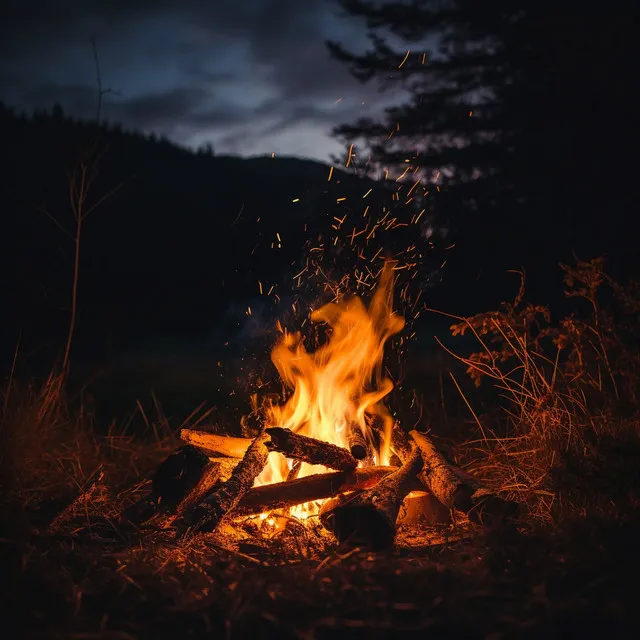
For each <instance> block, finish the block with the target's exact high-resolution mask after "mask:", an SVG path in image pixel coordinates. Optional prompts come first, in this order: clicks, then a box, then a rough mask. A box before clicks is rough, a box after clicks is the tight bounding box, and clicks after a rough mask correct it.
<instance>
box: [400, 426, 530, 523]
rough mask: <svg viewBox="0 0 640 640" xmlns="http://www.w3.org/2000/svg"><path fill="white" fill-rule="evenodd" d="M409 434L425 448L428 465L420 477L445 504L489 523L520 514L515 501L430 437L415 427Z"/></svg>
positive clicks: (475, 520)
mask: <svg viewBox="0 0 640 640" xmlns="http://www.w3.org/2000/svg"><path fill="white" fill-rule="evenodd" d="M409 436H410V437H411V439H412V440H413V441H414V442H415V443H416V444H417V445H418V447H419V448H420V451H421V452H422V458H423V460H424V468H423V470H422V473H421V474H420V477H421V479H422V481H423V482H424V484H425V486H426V487H427V488H428V489H429V490H430V491H431V492H432V493H433V495H434V496H435V497H436V498H438V500H440V502H442V504H444V505H446V506H447V507H450V508H455V509H458V510H459V511H462V512H463V513H466V514H467V516H468V517H469V519H470V520H472V521H474V522H478V523H481V524H484V525H486V526H496V525H498V524H500V523H502V522H503V521H504V520H505V519H508V518H512V517H513V516H515V515H516V513H517V505H516V504H515V503H514V502H510V501H508V500H504V499H503V498H500V497H499V496H497V495H496V494H494V493H493V492H492V491H491V490H490V489H488V488H487V487H485V486H484V485H483V484H482V483H481V482H480V480H478V479H476V478H474V477H473V476H471V475H470V474H468V473H465V472H464V471H462V469H459V468H458V467H455V466H454V465H452V464H450V463H449V462H447V461H446V460H445V458H444V456H443V455H442V454H441V453H440V452H439V451H438V450H437V449H436V446H435V445H434V443H433V441H432V440H431V439H430V438H428V437H427V436H425V435H423V434H421V433H418V432H417V431H411V432H410V433H409Z"/></svg>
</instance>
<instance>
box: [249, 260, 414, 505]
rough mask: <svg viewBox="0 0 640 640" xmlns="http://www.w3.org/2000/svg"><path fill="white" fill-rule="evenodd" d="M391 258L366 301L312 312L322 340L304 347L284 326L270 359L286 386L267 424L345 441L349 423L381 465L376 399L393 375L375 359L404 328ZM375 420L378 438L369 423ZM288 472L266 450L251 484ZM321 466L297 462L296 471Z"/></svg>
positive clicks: (386, 419) (386, 421)
mask: <svg viewBox="0 0 640 640" xmlns="http://www.w3.org/2000/svg"><path fill="white" fill-rule="evenodd" d="M394 264H395V263H393V262H391V261H387V262H386V263H385V265H384V267H383V269H382V272H381V275H380V279H379V282H378V285H377V287H376V290H375V292H374V294H373V296H372V298H371V301H370V304H369V306H368V308H367V306H366V305H365V304H364V302H363V301H362V300H361V299H360V298H358V297H356V296H353V297H350V298H346V299H344V300H342V301H340V302H332V303H329V304H327V305H325V306H323V307H321V308H320V309H318V310H316V311H314V312H312V314H311V321H312V322H317V323H326V324H327V325H328V326H329V339H328V341H327V342H326V344H324V345H322V346H321V347H320V348H318V349H317V350H316V351H314V352H309V351H307V350H306V349H305V346H304V343H303V337H302V335H301V334H300V333H288V332H286V331H283V334H282V337H281V338H280V339H279V341H278V343H277V344H276V345H275V347H274V348H273V351H272V353H271V360H272V361H273V363H274V365H275V367H276V369H277V370H278V373H279V374H280V377H281V378H282V380H283V382H284V383H285V385H286V386H287V387H289V388H290V389H291V390H292V391H293V393H292V395H291V396H290V397H289V399H288V400H287V401H286V402H285V403H284V404H283V405H280V406H272V407H270V409H269V412H268V422H269V423H270V424H271V425H277V426H281V427H287V428H289V429H291V430H292V431H295V432H298V433H301V434H304V435H307V436H311V437H313V438H317V439H319V440H324V441H325V442H330V443H332V444H336V445H339V446H343V447H347V448H348V432H347V426H348V425H349V424H355V425H358V426H359V428H360V429H361V430H362V433H363V435H364V437H365V439H366V440H367V442H368V443H369V446H370V448H371V451H372V452H373V460H372V461H370V462H369V464H371V463H373V464H388V461H389V455H390V452H389V445H390V435H391V427H392V424H393V420H392V417H391V415H390V413H389V411H388V409H387V408H386V406H385V405H384V402H383V398H384V397H385V396H386V395H387V394H388V393H389V392H390V391H391V390H392V389H393V382H392V381H391V380H390V379H389V378H388V377H386V376H385V375H384V374H383V367H382V359H383V354H384V346H385V343H386V342H387V340H388V339H389V338H390V337H391V336H392V335H394V334H396V333H398V332H399V331H401V330H402V328H403V327H404V318H402V317H401V316H399V315H396V314H394V313H393V310H392V303H393V284H394V272H393V267H394ZM374 420H375V421H376V422H377V424H378V425H379V426H380V427H381V429H380V434H379V436H380V437H379V438H376V437H374V433H373V432H372V430H371V426H370V425H371V423H372V422H373V421H374ZM288 471H289V464H288V463H287V460H286V459H285V458H284V456H282V455H281V454H279V453H271V454H270V456H269V463H268V465H267V467H266V468H265V470H264V471H263V473H262V474H261V475H260V476H259V477H258V479H257V481H256V484H270V483H273V482H279V481H282V480H284V479H285V478H286V476H287V473H288ZM323 471H326V469H325V468H324V467H319V468H315V467H313V466H311V465H308V464H306V463H303V464H302V465H301V468H300V471H299V477H302V476H305V475H309V474H312V473H319V472H320V473H321V472H323ZM313 510H314V509H313V508H311V511H313ZM303 514H304V511H302V512H301V511H300V510H298V511H297V515H303ZM307 515H309V513H308V510H307Z"/></svg>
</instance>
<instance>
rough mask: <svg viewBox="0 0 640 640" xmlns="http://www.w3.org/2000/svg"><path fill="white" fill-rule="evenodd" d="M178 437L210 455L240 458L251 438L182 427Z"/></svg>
mask: <svg viewBox="0 0 640 640" xmlns="http://www.w3.org/2000/svg"><path fill="white" fill-rule="evenodd" d="M180 438H181V439H182V440H184V441H185V442H188V443H189V444H192V445H194V446H196V447H199V448H200V449H203V450H204V451H206V452H207V453H209V454H212V455H223V456H228V457H230V458H242V457H244V454H245V453H246V452H247V449H248V448H249V445H250V444H251V438H234V437H232V436H220V435H216V434H215V433H207V432H206V431H196V430H194V429H182V430H181V431H180Z"/></svg>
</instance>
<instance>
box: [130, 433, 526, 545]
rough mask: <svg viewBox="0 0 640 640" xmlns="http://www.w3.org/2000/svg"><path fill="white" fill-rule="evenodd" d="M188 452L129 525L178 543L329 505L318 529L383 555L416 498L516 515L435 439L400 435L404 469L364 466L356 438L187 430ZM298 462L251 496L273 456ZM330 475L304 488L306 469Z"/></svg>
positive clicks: (490, 521) (485, 516) (174, 461)
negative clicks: (233, 524)
mask: <svg viewBox="0 0 640 640" xmlns="http://www.w3.org/2000/svg"><path fill="white" fill-rule="evenodd" d="M181 438H182V440H183V441H185V443H186V444H185V445H184V446H183V447H181V448H179V449H178V450H177V451H175V452H174V453H173V454H171V455H170V456H169V457H168V458H167V459H166V460H165V461H164V462H163V463H162V464H161V465H160V467H159V468H158V469H157V471H156V472H155V474H154V476H153V478H152V489H151V492H150V493H149V495H147V496H146V497H145V498H144V499H143V500H141V501H139V502H138V503H136V504H134V505H132V506H131V507H129V508H128V509H127V510H125V512H123V514H122V518H123V519H126V520H129V521H130V522H133V523H135V524H136V525H141V524H143V523H145V522H146V523H153V524H154V525H156V526H160V527H162V528H168V527H174V528H175V530H176V532H177V535H178V536H180V537H189V536H192V535H194V534H196V533H198V532H210V531H213V530H215V529H216V528H217V527H218V526H219V525H220V523H221V522H222V521H223V519H225V518H228V519H234V518H235V519H237V518H242V517H246V516H250V515H255V514H260V513H272V512H278V511H280V510H283V509H289V508H290V507H293V506H295V505H299V504H303V503H306V502H311V501H315V500H322V499H326V502H325V503H324V504H323V506H322V508H321V510H320V514H319V516H320V521H321V522H322V524H323V525H324V527H325V528H327V529H328V530H329V531H331V532H332V533H333V534H334V535H335V536H336V538H337V539H338V540H339V541H340V542H342V543H349V544H355V545H358V546H365V547H368V548H372V549H381V548H385V547H388V546H390V545H391V544H393V541H394V538H395V534H396V520H397V519H398V514H399V512H400V508H401V506H402V504H403V501H404V500H405V498H406V497H407V496H408V494H409V493H410V492H411V491H422V492H427V493H429V494H430V495H431V496H432V497H433V499H434V500H437V501H438V502H439V503H440V504H441V505H442V506H443V507H446V508H448V509H451V510H454V509H455V510H458V511H461V512H463V513H465V514H466V515H467V516H468V517H469V519H470V520H472V521H474V522H477V523H481V524H484V525H486V526H490V527H495V526H497V525H499V524H501V523H503V522H505V521H507V520H508V519H510V518H511V517H512V516H513V515H515V512H516V508H515V505H514V504H513V503H511V502H508V501H506V500H504V499H502V498H500V497H499V496H497V495H496V494H495V493H493V492H492V491H490V490H489V489H488V488H487V487H485V486H484V485H483V484H482V483H481V482H480V481H478V480H477V479H476V478H474V477H473V476H471V475H469V474H467V473H465V472H463V471H462V470H461V469H459V468H457V467H456V466H454V465H452V464H450V463H449V462H448V461H447V460H446V459H445V458H444V456H443V455H442V454H441V453H440V452H439V451H438V450H437V448H436V446H435V444H434V443H433V441H432V439H430V438H429V437H428V436H426V435H423V434H420V433H418V432H417V431H411V432H410V433H409V437H407V436H406V435H405V434H404V432H402V430H401V429H400V428H399V427H397V426H396V428H394V432H393V440H392V449H393V451H394V453H395V454H396V456H397V458H398V459H399V460H400V463H401V464H400V465H399V466H365V467H362V468H358V463H359V460H364V461H365V462H368V460H370V458H371V456H370V452H369V450H368V445H367V442H366V440H365V439H364V438H361V437H359V435H358V429H357V428H354V429H352V430H351V436H350V438H349V444H350V449H346V448H342V447H338V446H336V445H333V444H329V443H327V442H323V441H321V440H317V439H314V438H310V437H308V436H304V435H301V434H298V433H294V432H293V431H291V430H289V429H284V428H281V427H271V428H267V429H265V430H264V431H263V432H262V433H260V434H259V435H258V436H257V437H255V438H254V439H250V438H234V437H230V436H221V435H216V434H213V433H208V432H205V431H194V430H190V429H183V430H182V432H181ZM272 451H277V452H279V453H281V454H283V455H284V456H286V457H287V458H289V459H291V460H292V461H293V464H292V467H291V472H290V473H289V476H288V477H287V479H286V480H285V481H284V482H277V483H274V484H267V485H263V486H258V487H254V486H253V485H254V482H255V479H256V478H257V477H258V476H259V475H260V473H261V472H262V470H263V469H264V467H265V465H266V464H267V457H268V455H269V453H270V452H272ZM302 462H306V463H309V464H312V465H323V466H324V467H326V468H327V469H332V470H333V471H329V472H326V473H319V474H314V475H309V476H306V477H302V478H298V477H297V472H298V470H299V468H300V464H301V463H302Z"/></svg>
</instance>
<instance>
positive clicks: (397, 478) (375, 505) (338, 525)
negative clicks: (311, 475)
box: [320, 447, 423, 550]
mask: <svg viewBox="0 0 640 640" xmlns="http://www.w3.org/2000/svg"><path fill="white" fill-rule="evenodd" d="M422 465H423V461H422V455H421V452H420V450H419V449H418V448H417V447H416V449H415V451H414V452H413V453H412V454H411V456H410V457H409V458H408V459H407V461H406V462H405V463H404V464H403V465H402V467H400V468H399V469H397V470H396V471H394V472H393V473H390V474H389V475H388V476H386V477H385V478H383V479H382V480H381V481H380V482H379V483H378V484H377V485H375V486H374V487H373V488H371V489H368V490H366V491H360V492H358V493H355V494H350V495H348V496H340V497H338V498H336V499H334V500H331V501H329V502H328V503H326V504H325V505H324V507H323V508H322V509H321V511H320V521H321V522H322V524H323V525H324V526H325V528H326V529H328V530H329V531H332V532H333V533H334V534H335V536H336V538H338V540H339V541H340V542H341V543H349V544H351V545H353V546H363V547H366V548H369V549H373V550H380V549H385V548H387V547H389V546H391V545H392V544H393V540H394V538H395V535H396V520H397V518H398V512H399V511H400V506H401V505H402V501H403V500H404V498H405V496H406V495H407V494H408V493H409V492H410V491H411V490H412V488H413V487H414V486H415V481H416V476H417V474H418V473H419V472H420V470H421V469H422Z"/></svg>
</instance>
